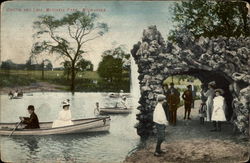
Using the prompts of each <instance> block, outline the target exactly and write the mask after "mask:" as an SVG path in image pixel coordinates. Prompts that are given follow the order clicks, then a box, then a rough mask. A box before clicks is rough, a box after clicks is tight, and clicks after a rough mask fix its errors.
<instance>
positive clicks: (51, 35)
mask: <svg viewBox="0 0 250 163" xmlns="http://www.w3.org/2000/svg"><path fill="white" fill-rule="evenodd" d="M97 18H98V16H97V14H95V13H87V12H79V11H77V12H74V13H70V14H66V15H65V16H63V17H62V18H55V17H54V16H50V15H42V16H39V17H38V20H37V21H35V22H34V26H33V27H34V29H36V30H37V31H36V33H35V34H34V37H36V40H37V41H36V42H35V43H34V45H33V48H32V55H37V54H42V53H44V52H45V53H49V54H57V55H59V56H60V57H62V58H64V59H65V60H67V61H69V62H70V64H69V65H70V71H71V91H72V92H74V90H75V78H76V65H77V64H78V63H79V62H80V61H81V60H82V55H83V54H84V53H86V50H83V49H84V45H85V44H86V43H87V42H89V41H91V40H94V39H96V38H98V37H101V36H103V34H104V33H106V32H107V31H108V26H107V24H105V23H99V22H97Z"/></svg>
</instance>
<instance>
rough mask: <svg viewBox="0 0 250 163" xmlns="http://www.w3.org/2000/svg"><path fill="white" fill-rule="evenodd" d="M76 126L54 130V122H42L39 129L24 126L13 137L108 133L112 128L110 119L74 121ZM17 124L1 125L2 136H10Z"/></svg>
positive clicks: (99, 118)
mask: <svg viewBox="0 0 250 163" xmlns="http://www.w3.org/2000/svg"><path fill="white" fill-rule="evenodd" d="M72 121H73V123H74V125H69V126H63V127H56V128H52V123H53V122H41V123H40V124H39V125H40V128H39V129H24V126H25V125H24V124H20V125H19V127H18V128H17V129H16V130H15V131H14V132H13V134H12V135H63V134H74V133H98V132H107V131H109V128H110V117H109V116H103V117H97V118H87V119H78V120H72ZM16 125H17V124H16V123H0V135H10V134H11V133H12V131H13V128H15V127H16Z"/></svg>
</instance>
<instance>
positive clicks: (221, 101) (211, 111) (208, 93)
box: [199, 81, 227, 131]
mask: <svg viewBox="0 0 250 163" xmlns="http://www.w3.org/2000/svg"><path fill="white" fill-rule="evenodd" d="M201 88H202V91H201V101H202V103H201V108H200V111H199V113H200V118H201V119H202V122H203V123H204V119H206V121H208V122H211V121H212V122H213V127H214V129H212V130H211V131H221V122H223V121H226V120H227V119H226V109H227V108H226V102H225V98H224V97H223V94H224V91H223V90H222V89H216V83H215V82H214V81H212V82H210V83H208V90H206V88H205V86H204V85H203V86H202V87H201Z"/></svg>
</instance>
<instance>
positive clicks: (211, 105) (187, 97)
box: [153, 81, 226, 156]
mask: <svg viewBox="0 0 250 163" xmlns="http://www.w3.org/2000/svg"><path fill="white" fill-rule="evenodd" d="M215 88H216V83H215V82H214V81H213V82H210V83H209V84H208V90H206V89H205V87H204V85H203V86H202V91H201V100H202V103H201V108H200V110H199V113H200V116H201V117H202V118H206V120H207V121H213V126H214V129H212V130H211V131H221V122H222V121H226V114H225V112H226V103H225V99H224V97H223V96H222V95H223V90H222V89H215ZM182 98H183V100H184V108H185V114H184V118H183V119H188V120H191V118H190V113H191V108H192V107H194V99H195V96H194V93H193V91H192V85H188V86H187V90H185V91H184V92H183V94H182ZM157 101H158V103H157V105H156V107H155V110H154V113H153V122H154V123H155V126H156V130H157V144H156V149H155V153H154V155H155V156H160V155H161V154H162V153H165V152H164V151H162V150H161V144H162V142H163V141H164V139H165V128H166V125H168V124H170V125H176V120H177V108H178V105H179V103H180V93H179V91H178V90H177V89H176V88H174V83H171V84H170V88H169V87H168V85H165V86H164V95H158V97H157ZM204 106H205V107H204ZM204 108H205V109H204Z"/></svg>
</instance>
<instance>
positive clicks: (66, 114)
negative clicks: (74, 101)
mask: <svg viewBox="0 0 250 163" xmlns="http://www.w3.org/2000/svg"><path fill="white" fill-rule="evenodd" d="M62 106H63V110H61V111H60V112H59V115H58V118H57V120H55V121H54V122H53V124H52V128H55V127H62V126H69V125H73V122H72V121H71V111H70V109H69V106H70V104H69V100H65V101H63V102H62Z"/></svg>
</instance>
